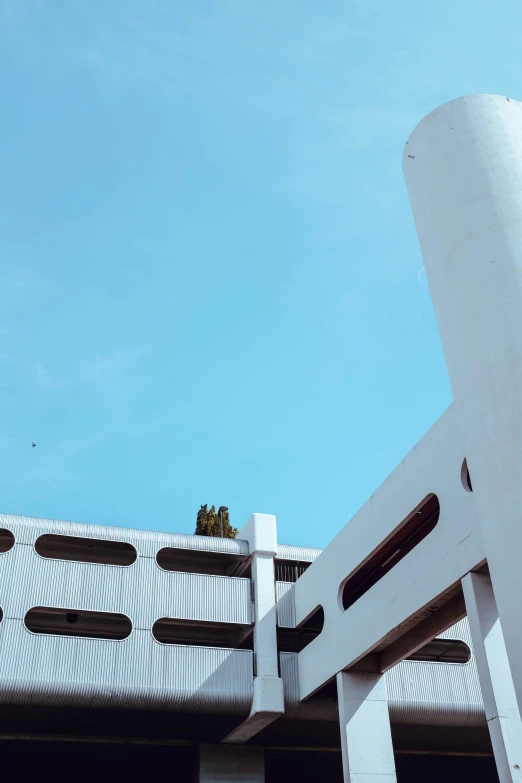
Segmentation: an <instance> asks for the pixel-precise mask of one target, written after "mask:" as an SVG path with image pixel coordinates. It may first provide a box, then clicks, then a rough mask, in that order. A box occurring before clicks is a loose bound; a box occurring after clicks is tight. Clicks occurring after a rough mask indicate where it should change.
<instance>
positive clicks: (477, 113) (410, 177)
mask: <svg viewBox="0 0 522 783" xmlns="http://www.w3.org/2000/svg"><path fill="white" fill-rule="evenodd" d="M403 167H404V175H405V178H406V184H407V187H408V192H409V195H410V200H411V204H412V210H413V214H414V217H415V224H416V227H417V233H418V235H419V241H420V245H421V250H422V255H423V258H424V263H425V265H426V274H427V278H428V282H429V286H430V291H431V295H432V298H433V305H434V308H435V313H436V315H437V320H438V324H439V329H440V334H441V337H442V343H443V346H444V353H445V356H446V361H447V365H448V371H449V376H450V381H451V386H452V390H453V397H454V400H455V402H454V405H455V410H456V413H457V416H458V419H459V425H460V431H461V435H462V440H463V445H464V453H463V455H462V456H463V458H464V457H466V458H467V462H468V467H469V473H470V476H471V482H472V486H473V494H474V496H475V501H476V509H477V514H478V517H479V522H480V529H481V536H482V540H483V542H484V548H485V553H486V557H487V560H488V565H489V570H490V574H491V579H492V582H493V589H494V591H495V598H496V602H497V606H498V611H499V616H500V620H501V623H502V630H503V633H504V639H505V644H506V650H507V654H508V658H509V663H510V666H511V671H512V674H513V681H514V684H515V690H516V692H517V699H518V705H519V709H521V711H522V633H521V632H520V606H521V604H522V567H521V562H522V481H521V480H520V477H521V476H522V404H521V400H522V361H521V356H522V103H519V102H518V101H515V100H512V99H510V98H506V97H504V96H498V95H472V96H469V97H466V98H459V99H458V100H455V101H451V102H450V103H447V104H445V105H444V106H440V107H439V108H438V109H436V110H435V111H434V112H432V113H431V114H430V115H429V116H428V117H426V118H425V119H424V120H423V121H422V122H421V123H420V124H419V125H418V126H417V128H416V129H415V130H414V131H413V133H412V135H411V136H410V138H409V140H408V143H407V145H406V149H405V151H404V157H403ZM464 491H466V487H464Z"/></svg>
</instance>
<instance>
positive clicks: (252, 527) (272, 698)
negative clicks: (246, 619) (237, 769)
mask: <svg viewBox="0 0 522 783" xmlns="http://www.w3.org/2000/svg"><path fill="white" fill-rule="evenodd" d="M239 537H240V538H245V539H246V540H247V541H248V543H249V545H250V551H251V553H252V585H253V598H254V697H253V700H252V709H251V711H250V715H249V716H248V718H247V719H246V720H245V721H243V723H242V724H241V725H240V726H238V727H237V728H236V729H234V731H232V732H231V733H230V734H229V735H228V736H227V737H225V739H224V740H223V742H233V743H243V742H247V741H248V740H249V739H251V737H253V736H255V735H256V734H257V733H258V732H259V731H261V729H263V728H264V727H265V726H268V724H269V723H272V721H274V720H276V718H278V717H279V716H280V715H282V713H283V712H284V709H285V705H284V695H283V681H282V679H281V678H280V677H279V661H278V654H277V610H276V596H275V578H274V557H275V556H276V554H277V530H276V518H275V517H274V516H272V515H270V514H252V516H251V517H250V518H249V519H248V521H247V523H246V525H245V526H244V528H243V529H242V530H241V531H240V533H239Z"/></svg>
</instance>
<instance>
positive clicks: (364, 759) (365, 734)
mask: <svg viewBox="0 0 522 783" xmlns="http://www.w3.org/2000/svg"><path fill="white" fill-rule="evenodd" d="M337 693H338V698H339V725H340V729H341V750H342V754H343V774H344V780H345V783H396V780H397V777H396V775H395V759H394V756H393V743H392V737H391V728H390V717H389V714H388V692H387V688H386V677H385V675H384V674H367V673H362V672H354V673H352V672H350V671H347V672H339V674H338V675H337Z"/></svg>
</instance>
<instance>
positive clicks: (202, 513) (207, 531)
mask: <svg viewBox="0 0 522 783" xmlns="http://www.w3.org/2000/svg"><path fill="white" fill-rule="evenodd" d="M237 533H238V530H237V528H236V527H232V525H231V524H230V514H229V513H228V508H227V507H226V506H220V507H219V509H218V510H217V512H216V507H215V506H211V507H210V508H208V504H206V503H205V505H204V506H201V508H200V509H199V511H198V516H197V520H196V535H197V536H216V537H217V538H235V537H236V536H237Z"/></svg>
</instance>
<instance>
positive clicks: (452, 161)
mask: <svg viewBox="0 0 522 783" xmlns="http://www.w3.org/2000/svg"><path fill="white" fill-rule="evenodd" d="M404 170H405V176H406V181H407V185H408V190H409V193H410V198H411V202H412V207H413V212H414V217H415V221H416V225H417V230H418V234H419V238H420V242H421V248H422V251H423V255H424V260H425V264H426V272H427V277H428V281H429V284H430V289H431V292H432V296H433V301H434V306H435V311H436V314H437V318H438V322H439V326H440V331H441V336H442V341H443V345H444V350H445V353H446V357H447V362H448V369H449V374H450V380H451V383H452V388H453V394H454V403H453V404H452V405H451V407H450V408H449V409H448V410H447V411H446V412H445V413H444V414H443V416H442V417H441V418H440V419H439V421H437V422H436V423H435V424H434V426H433V427H432V428H431V430H430V431H429V432H428V433H427V434H426V435H425V436H424V437H423V438H422V439H421V441H419V443H418V444H417V445H416V447H415V448H414V449H413V451H412V452H411V453H410V454H408V455H407V456H406V457H405V459H404V460H403V462H401V464H400V465H399V466H398V467H397V468H396V470H395V471H394V472H393V473H392V474H391V476H390V477H389V478H388V479H387V480H386V481H385V482H384V484H383V485H382V486H381V487H380V488H379V489H378V490H377V491H376V492H375V493H374V495H373V496H372V497H371V498H370V499H369V500H368V502H367V503H366V504H365V505H364V506H363V507H362V508H361V509H360V511H359V512H358V513H357V514H356V515H355V516H354V518H353V519H352V520H351V521H350V522H349V523H348V524H347V525H346V526H345V527H344V528H343V529H342V530H341V531H340V533H339V534H338V535H337V536H336V538H335V539H334V540H333V541H332V542H331V544H330V545H329V546H328V547H327V548H326V549H325V550H324V551H323V552H322V553H319V551H317V550H310V549H304V548H300V547H291V546H284V545H281V544H279V543H278V540H277V532H276V525H275V518H274V517H272V516H268V515H263V514H254V515H253V516H252V517H251V518H250V519H249V520H248V522H247V523H246V525H245V526H244V528H243V530H242V531H241V532H240V534H239V537H238V539H237V540H228V539H214V538H203V537H198V536H185V535H175V534H166V533H165V534H162V533H150V532H146V531H138V530H123V529H121V528H107V527H99V526H91V525H81V524H73V523H66V522H63V523H61V522H54V521H50V520H43V519H30V518H27V517H17V516H10V515H2V516H0V528H1V530H0V619H1V621H0V705H2V706H1V708H0V747H1V748H2V749H3V756H2V755H1V754H0V759H1V758H3V759H4V761H3V762H2V761H0V764H1V763H3V764H4V768H7V767H6V765H8V764H12V765H13V771H14V772H16V771H18V773H19V776H20V770H21V769H22V767H21V766H20V764H21V765H22V766H23V764H24V763H25V764H27V763H28V758H29V756H27V755H26V756H25V757H23V754H22V755H21V752H19V751H18V750H17V749H20V748H27V749H32V750H33V751H34V749H35V747H37V746H38V747H39V748H40V755H38V758H40V757H41V756H42V754H44V755H45V753H49V754H51V755H50V756H49V758H54V759H56V758H66V757H67V758H70V759H72V761H71V763H73V764H75V765H76V766H75V770H76V772H77V773H78V774H79V770H78V756H74V754H73V751H72V749H73V748H76V747H79V746H81V747H83V748H85V747H87V746H88V747H89V753H88V758H87V759H86V760H84V761H83V762H82V764H83V765H86V768H87V767H88V764H89V759H91V760H92V759H93V758H94V757H95V756H96V753H98V754H99V748H100V747H101V746H103V748H104V749H105V750H104V751H103V752H104V753H107V752H109V751H107V748H110V752H111V753H113V756H112V758H113V759H114V758H116V756H117V751H116V750H115V749H116V748H120V749H121V748H122V747H125V748H126V749H127V750H126V751H125V752H126V753H128V754H130V756H129V758H130V757H132V758H133V759H134V761H135V766H134V770H136V769H137V768H138V767H137V766H136V765H138V766H139V763H141V761H139V759H140V758H141V759H142V761H143V758H144V756H140V757H139V758H138V756H139V754H138V755H136V753H137V751H136V746H139V747H140V748H141V750H140V752H141V753H142V754H143V753H145V751H144V750H143V748H147V751H146V753H148V754H149V755H148V756H147V759H148V761H147V764H148V763H149V762H150V761H151V760H152V762H153V763H159V761H158V760H159V759H164V760H165V764H166V765H167V767H166V768H168V769H169V771H171V770H173V771H175V775H174V779H175V780H179V781H195V780H201V781H211V780H219V781H237V782H238V783H240V782H241V783H249V782H250V781H256V782H257V781H263V780H266V781H268V783H270V781H276V780H283V779H284V780H294V779H295V780H303V781H306V780H312V779H313V780H317V778H318V777H319V776H322V777H323V778H324V779H325V780H329V781H330V780H331V781H335V780H342V779H343V774H344V780H345V781H356V782H357V783H366V782H367V781H372V783H378V781H383V782H384V781H386V782H387V783H392V781H394V780H397V779H398V780H399V781H402V782H403V783H406V781H409V780H424V781H429V780H445V781H447V780H448V781H449V780H452V779H457V778H458V779H464V780H468V779H469V780H490V781H494V780H498V779H500V780H501V781H502V782H504V781H522V772H521V767H522V727H521V723H520V712H519V709H520V703H521V700H522V632H521V629H520V619H519V614H520V610H519V607H520V599H521V598H522V569H521V567H520V560H521V554H522V524H521V523H520V522H519V520H518V509H519V508H520V507H521V505H522V503H521V500H522V498H519V495H521V494H522V490H521V489H519V487H521V486H522V482H521V480H520V479H521V477H522V104H521V103H518V102H516V101H512V100H509V99H507V98H503V97H498V96H472V97H470V98H462V99H459V100H457V101H453V102H451V103H449V104H446V105H444V106H442V107H441V108H439V109H437V110H436V111H435V112H433V113H432V114H431V115H429V116H428V117H427V118H426V119H425V120H424V121H423V122H421V123H420V125H419V126H418V127H417V128H416V129H415V131H414V132H413V134H412V136H411V137H410V139H409V140H408V142H407V145H406V151H405V154H404ZM319 555H320V556H319ZM24 743H25V744H24ZM38 743H39V744H38ZM87 743H88V745H87ZM58 746H60V751H59V752H58V751H56V750H55V749H56V747H58ZM13 748H14V749H13ZM64 748H67V750H64ZM94 748H97V749H98V750H94ZM129 748H132V751H131V750H128V749H129ZM42 749H43V750H42ZM53 749H54V750H53ZM118 752H120V751H118ZM52 753H55V756H52ZM58 753H59V755H57V754H58ZM493 753H494V761H493ZM71 754H72V755H71ZM114 754H116V756H115V755H114ZM133 754H134V755H133ZM102 755H103V754H102ZM33 758H36V756H35V754H34V753H33ZM106 758H108V757H107V756H106ZM118 758H120V757H118ZM144 763H145V762H144ZM17 764H18V766H17ZM122 764H123V762H122ZM495 764H496V768H497V771H498V777H497V776H496V773H495ZM80 766H81V765H80ZM27 769H29V768H27ZM122 770H123V767H122ZM342 770H343V771H342ZM164 771H165V770H163V771H162V774H164ZM91 776H92V775H91ZM22 777H23V775H22ZM102 779H103V777H102Z"/></svg>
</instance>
